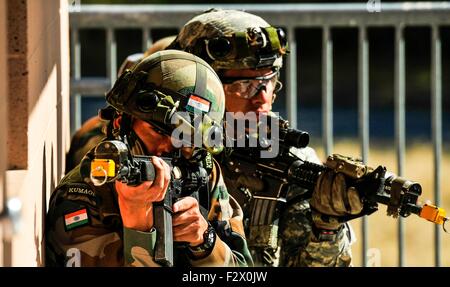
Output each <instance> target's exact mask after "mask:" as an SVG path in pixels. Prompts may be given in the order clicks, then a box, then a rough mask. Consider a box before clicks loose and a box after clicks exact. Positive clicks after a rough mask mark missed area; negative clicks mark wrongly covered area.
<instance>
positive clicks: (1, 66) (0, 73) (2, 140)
mask: <svg viewBox="0 0 450 287" xmlns="http://www.w3.org/2000/svg"><path fill="white" fill-rule="evenodd" d="M6 17H7V16H6V0H0V103H1V104H0V214H1V213H2V212H3V211H4V210H3V209H4V203H5V201H4V198H5V196H4V193H5V192H6V189H5V187H6V186H5V171H6V154H7V152H6V134H7V127H8V124H7V122H8V115H7V114H6V112H7V104H8V102H7V93H8V69H7V62H8V60H7V52H6V49H7V46H6V23H7V22H6ZM1 222H3V220H2V221H1ZM4 227H5V225H4V224H1V225H0V239H2V238H4ZM4 261H5V250H4V243H3V240H2V241H0V266H3V265H4V264H5V262H4Z"/></svg>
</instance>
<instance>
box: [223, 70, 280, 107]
mask: <svg viewBox="0 0 450 287" xmlns="http://www.w3.org/2000/svg"><path fill="white" fill-rule="evenodd" d="M270 74H273V71H272V70H271V69H270V68H267V69H261V70H251V69H244V70H226V71H225V72H223V73H222V77H224V78H232V79H234V78H236V79H239V78H256V77H263V76H268V75H270ZM224 87H225V89H224V90H225V97H226V99H225V108H226V110H227V112H234V113H236V112H242V113H244V114H246V113H248V112H255V113H257V114H259V113H267V112H269V111H270V110H271V109H272V101H273V97H274V89H275V85H274V84H273V83H272V81H269V82H268V83H267V84H265V85H264V88H261V89H259V90H257V92H256V94H254V95H243V94H242V93H239V92H237V91H230V90H231V89H226V86H225V85H224ZM227 90H228V91H227Z"/></svg>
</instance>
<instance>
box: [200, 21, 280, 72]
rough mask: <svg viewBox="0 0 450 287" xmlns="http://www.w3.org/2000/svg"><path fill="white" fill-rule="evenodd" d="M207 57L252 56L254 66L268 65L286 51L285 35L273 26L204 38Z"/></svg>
mask: <svg viewBox="0 0 450 287" xmlns="http://www.w3.org/2000/svg"><path fill="white" fill-rule="evenodd" d="M204 44H205V50H206V54H207V55H208V57H209V58H210V59H211V60H213V61H215V60H219V61H220V60H231V59H243V58H246V57H254V58H255V59H256V60H257V65H256V67H257V68H259V67H263V66H270V65H272V64H273V62H275V60H276V59H277V58H278V57H279V56H280V55H283V54H286V53H287V37H286V34H285V32H284V31H283V29H281V28H275V27H265V28H260V27H253V28H248V29H247V31H245V32H236V33H233V34H232V35H231V36H220V37H215V38H211V39H204Z"/></svg>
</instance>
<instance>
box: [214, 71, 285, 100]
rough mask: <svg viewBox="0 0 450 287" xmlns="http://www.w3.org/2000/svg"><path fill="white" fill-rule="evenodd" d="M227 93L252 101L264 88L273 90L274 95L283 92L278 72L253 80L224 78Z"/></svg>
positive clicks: (224, 87) (223, 82)
mask: <svg viewBox="0 0 450 287" xmlns="http://www.w3.org/2000/svg"><path fill="white" fill-rule="evenodd" d="M221 80H222V84H223V89H224V91H225V93H231V94H236V95H237V96H238V97H240V98H244V99H250V98H253V97H254V96H256V95H257V94H258V93H259V91H260V90H261V89H262V88H265V89H267V88H272V89H273V93H277V92H278V91H280V90H281V87H282V85H281V82H280V81H278V71H275V72H273V73H271V74H269V75H266V76H261V77H253V78H222V79H221Z"/></svg>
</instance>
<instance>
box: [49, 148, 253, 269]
mask: <svg viewBox="0 0 450 287" xmlns="http://www.w3.org/2000/svg"><path fill="white" fill-rule="evenodd" d="M133 150H134V153H136V154H142V148H140V145H136V146H135V148H133ZM90 154H92V151H91V152H90V153H89V154H88V156H90ZM210 186H211V193H210V198H211V208H210V210H209V214H208V220H209V221H210V222H212V223H213V226H217V227H216V232H217V235H218V237H217V239H216V244H215V246H214V249H213V251H212V253H211V254H210V255H209V256H208V257H206V258H204V259H200V260H191V259H189V257H187V256H186V254H185V252H183V250H178V252H177V260H176V264H183V265H184V264H188V265H192V266H247V264H252V260H251V256H250V253H249V251H248V249H247V244H246V241H245V235H244V231H243V226H242V209H241V208H240V206H239V205H238V204H237V202H236V201H235V200H234V199H233V198H232V197H231V196H230V195H229V194H228V192H227V189H226V187H225V185H224V183H223V178H222V175H221V173H220V168H219V167H218V165H217V163H215V165H214V169H213V172H212V173H211V176H210ZM84 209H86V211H87V216H88V221H87V222H86V223H85V224H83V225H80V226H77V227H70V226H69V227H68V226H67V224H66V218H65V217H67V215H70V214H73V213H74V212H77V211H80V210H84ZM155 242H156V232H155V231H153V232H140V231H136V230H131V229H127V228H125V227H123V225H122V221H121V217H120V211H119V206H118V203H117V193H116V191H115V188H114V183H110V184H105V185H103V186H94V185H93V184H92V183H90V182H89V183H88V182H85V181H84V180H83V179H82V178H81V175H80V165H78V166H77V167H76V168H75V169H73V170H72V171H71V172H70V173H69V174H67V175H66V176H65V177H64V178H63V180H62V181H61V183H60V184H59V185H58V186H57V187H56V189H55V191H54V192H53V194H52V197H51V199H50V204H49V212H48V214H47V218H46V246H47V249H46V265H47V266H66V265H67V266H158V265H157V264H156V263H155V262H154V260H153V251H154V248H155ZM76 253H79V256H78V257H77V255H76Z"/></svg>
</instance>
